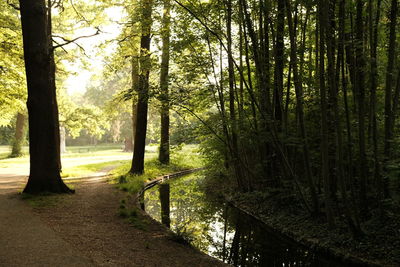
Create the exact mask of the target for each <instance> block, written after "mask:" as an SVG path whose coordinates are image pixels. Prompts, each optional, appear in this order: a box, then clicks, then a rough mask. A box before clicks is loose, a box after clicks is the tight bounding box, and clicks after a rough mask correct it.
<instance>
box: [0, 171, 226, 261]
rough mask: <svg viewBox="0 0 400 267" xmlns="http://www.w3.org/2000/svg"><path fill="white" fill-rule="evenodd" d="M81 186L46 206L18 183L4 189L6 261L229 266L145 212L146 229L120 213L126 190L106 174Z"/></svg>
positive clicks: (2, 256)
mask: <svg viewBox="0 0 400 267" xmlns="http://www.w3.org/2000/svg"><path fill="white" fill-rule="evenodd" d="M10 184H13V183H12V182H10ZM14 186H15V184H14ZM75 189H76V194H74V195H61V196H51V197H50V203H53V205H46V206H44V207H40V208H32V207H30V206H28V204H27V203H26V202H23V201H22V200H21V199H20V198H19V197H18V196H17V194H16V192H17V191H16V190H15V189H10V187H8V188H7V189H4V188H3V189H2V190H1V189H0V265H1V266H27V265H29V266H224V265H223V264H222V263H220V262H219V261H217V260H215V259H212V258H211V257H209V256H206V255H204V254H202V253H200V252H198V251H196V250H195V249H193V248H190V247H188V246H186V245H182V244H180V243H177V242H175V241H173V240H172V238H171V235H170V234H168V232H167V231H166V230H165V228H163V226H161V225H159V224H158V223H156V222H155V221H152V220H151V219H149V217H147V216H144V215H143V214H139V220H140V221H141V222H142V223H143V225H144V227H143V229H138V228H136V227H134V226H132V225H131V224H130V223H128V222H127V221H126V220H125V219H123V218H121V217H119V216H118V214H117V211H118V206H119V203H120V200H121V199H122V198H123V197H124V195H123V194H124V193H123V192H120V191H118V190H116V189H115V188H114V187H113V186H112V185H110V184H108V183H107V182H106V181H105V180H104V178H99V177H97V178H88V179H84V180H82V181H80V182H79V183H76V184H75Z"/></svg>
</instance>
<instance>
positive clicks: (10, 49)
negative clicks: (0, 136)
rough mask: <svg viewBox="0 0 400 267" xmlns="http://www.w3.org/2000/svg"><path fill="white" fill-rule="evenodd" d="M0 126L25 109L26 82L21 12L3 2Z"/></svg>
mask: <svg viewBox="0 0 400 267" xmlns="http://www.w3.org/2000/svg"><path fill="white" fill-rule="evenodd" d="M0 10H1V11H0V25H1V26H0V29H1V30H0V88H1V90H0V110H1V116H0V126H6V125H10V123H11V121H12V119H13V117H14V116H15V114H16V113H17V112H18V111H23V110H24V109H25V101H26V82H25V72H24V61H23V53H22V51H23V50H22V34H21V25H20V20H19V14H18V11H17V10H15V9H13V8H12V7H11V6H9V5H8V4H7V2H6V1H1V2H0Z"/></svg>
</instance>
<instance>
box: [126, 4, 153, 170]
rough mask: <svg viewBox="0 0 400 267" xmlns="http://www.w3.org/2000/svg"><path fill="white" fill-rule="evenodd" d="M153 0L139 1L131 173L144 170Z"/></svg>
mask: <svg viewBox="0 0 400 267" xmlns="http://www.w3.org/2000/svg"><path fill="white" fill-rule="evenodd" d="M152 9H153V0H142V2H141V38H140V59H139V63H140V72H139V84H138V103H137V109H136V118H137V119H136V131H135V138H134V140H135V141H134V142H135V145H134V150H133V159H132V167H131V170H130V173H131V174H142V173H143V172H144V153H145V146H146V131H147V112H148V100H149V99H148V98H149V76H150V67H151V62H150V41H151V36H150V34H151V25H152V18H151V14H152Z"/></svg>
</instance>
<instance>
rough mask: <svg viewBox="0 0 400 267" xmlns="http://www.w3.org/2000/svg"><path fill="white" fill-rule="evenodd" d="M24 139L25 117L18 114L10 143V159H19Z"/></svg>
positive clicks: (20, 113)
mask: <svg viewBox="0 0 400 267" xmlns="http://www.w3.org/2000/svg"><path fill="white" fill-rule="evenodd" d="M25 137H26V115H25V114H23V113H22V112H18V114H17V121H16V122H15V135H14V140H13V143H12V149H11V155H10V157H12V158H13V157H20V156H21V155H22V146H23V145H24V141H25Z"/></svg>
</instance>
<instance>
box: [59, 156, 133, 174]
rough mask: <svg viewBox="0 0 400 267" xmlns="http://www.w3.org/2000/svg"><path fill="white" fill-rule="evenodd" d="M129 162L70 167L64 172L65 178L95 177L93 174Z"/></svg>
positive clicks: (119, 161)
mask: <svg viewBox="0 0 400 267" xmlns="http://www.w3.org/2000/svg"><path fill="white" fill-rule="evenodd" d="M129 162H130V161H129V160H115V161H106V162H100V163H91V164H85V165H79V166H76V167H70V168H67V169H65V170H63V172H62V175H61V176H62V177H63V178H69V177H87V176H90V175H93V173H97V172H101V171H103V170H107V169H108V168H111V167H114V166H121V165H124V164H128V163H129Z"/></svg>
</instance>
